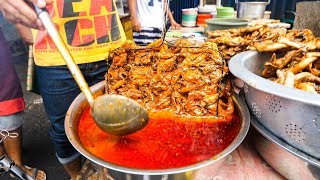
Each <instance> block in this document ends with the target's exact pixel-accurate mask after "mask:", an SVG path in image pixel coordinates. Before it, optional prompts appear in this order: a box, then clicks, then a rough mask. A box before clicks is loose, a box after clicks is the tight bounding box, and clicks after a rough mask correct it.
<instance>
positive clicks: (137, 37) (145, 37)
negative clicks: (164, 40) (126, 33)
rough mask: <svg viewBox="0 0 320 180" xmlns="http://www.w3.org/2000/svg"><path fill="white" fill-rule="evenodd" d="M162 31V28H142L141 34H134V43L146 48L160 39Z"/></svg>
mask: <svg viewBox="0 0 320 180" xmlns="http://www.w3.org/2000/svg"><path fill="white" fill-rule="evenodd" d="M161 34H162V30H161V29H160V28H152V27H142V30H141V31H140V32H133V41H134V42H135V43H136V44H137V45H139V46H146V45H148V44H150V43H151V42H153V41H155V40H157V39H160V38H161Z"/></svg>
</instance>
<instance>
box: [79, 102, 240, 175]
mask: <svg viewBox="0 0 320 180" xmlns="http://www.w3.org/2000/svg"><path fill="white" fill-rule="evenodd" d="M235 113H236V112H235ZM239 129H240V120H239V118H238V116H237V115H234V116H233V118H232V120H231V121H230V122H201V121H192V119H190V121H183V122H182V121H177V120H175V119H172V118H170V119H168V118H161V119H150V120H149V123H148V125H147V126H146V127H145V128H144V129H143V130H140V131H138V132H136V133H134V134H131V135H129V136H123V137H116V136H112V135H109V134H107V133H105V132H104V131H102V130H100V129H99V127H98V126H97V125H96V124H95V122H94V120H93V119H92V117H91V114H90V109H89V108H88V109H86V110H85V112H84V114H83V115H82V118H81V120H80V122H79V126H78V135H79V137H80V140H81V142H82V144H83V145H84V147H85V148H86V149H87V150H88V151H89V152H91V153H92V154H94V155H96V156H97V157H100V158H101V159H103V160H105V161H107V162H110V163H114V164H117V165H121V166H124V167H131V168H139V169H167V168H178V167H182V166H186V165H191V164H194V163H197V162H200V161H203V160H207V159H210V158H212V157H213V156H215V155H216V154H218V153H219V152H221V151H222V150H224V149H225V148H226V147H227V146H228V145H229V144H230V143H231V142H232V141H233V140H234V139H235V137H236V136H237V134H238V132H239Z"/></svg>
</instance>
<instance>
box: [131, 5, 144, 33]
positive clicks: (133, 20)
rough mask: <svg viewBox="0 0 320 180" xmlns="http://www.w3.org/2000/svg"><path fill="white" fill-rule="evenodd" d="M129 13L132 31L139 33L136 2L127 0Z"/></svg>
mask: <svg viewBox="0 0 320 180" xmlns="http://www.w3.org/2000/svg"><path fill="white" fill-rule="evenodd" d="M128 3H129V11H130V17H131V23H132V30H133V31H136V32H140V31H141V25H140V22H139V19H138V16H137V0H128Z"/></svg>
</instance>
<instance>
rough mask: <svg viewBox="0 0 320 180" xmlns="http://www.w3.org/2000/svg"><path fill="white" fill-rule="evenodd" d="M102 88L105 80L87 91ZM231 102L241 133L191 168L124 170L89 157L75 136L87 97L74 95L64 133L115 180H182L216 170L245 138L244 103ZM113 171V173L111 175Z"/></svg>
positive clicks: (98, 91)
mask: <svg viewBox="0 0 320 180" xmlns="http://www.w3.org/2000/svg"><path fill="white" fill-rule="evenodd" d="M104 85H105V81H102V82H100V83H98V84H96V85H94V86H92V87H91V88H90V90H91V92H92V93H93V94H95V95H96V96H98V95H101V94H102V93H104V92H103V91H104ZM233 100H234V103H235V109H236V110H237V111H238V112H239V116H240V120H241V127H240V131H239V134H238V135H237V137H236V138H235V140H234V141H233V142H232V143H231V144H230V145H229V146H228V147H227V148H226V149H225V150H223V151H222V152H220V153H219V154H217V155H216V156H214V157H213V158H211V159H208V160H205V161H202V162H199V163H196V164H193V165H189V166H185V167H181V168H172V169H159V170H145V169H135V168H127V167H122V166H119V165H116V164H112V163H109V162H106V161H104V160H102V159H100V158H98V157H96V156H95V155H93V154H91V153H90V152H88V151H87V150H86V149H85V148H84V147H83V146H82V144H81V142H80V140H79V137H78V123H79V120H80V117H81V115H82V113H83V112H84V110H85V109H86V108H87V107H88V103H87V101H86V98H85V96H84V95H83V94H82V93H81V94H79V95H78V96H77V98H76V99H75V100H74V101H73V103H72V104H71V105H70V107H69V109H68V112H67V115H66V120H65V129H66V134H67V136H68V139H69V141H70V142H71V144H72V145H73V146H74V148H75V149H77V150H78V151H79V152H80V153H81V154H82V155H83V156H85V157H86V158H87V159H89V160H90V161H91V162H93V163H94V164H97V165H99V166H100V167H103V168H107V169H109V171H108V172H109V173H110V174H111V175H112V174H115V176H116V178H117V179H126V177H128V176H132V175H134V176H138V179H139V178H141V179H142V178H143V175H144V176H149V175H152V177H151V178H152V179H154V178H156V179H159V176H160V175H165V176H167V177H168V179H185V178H186V177H189V178H190V173H191V171H193V170H196V169H199V168H201V167H204V166H207V165H209V164H211V167H210V168H212V169H216V170H218V168H219V167H220V165H221V164H222V162H223V161H224V157H226V156H227V155H228V154H230V153H231V152H232V151H233V150H234V149H236V148H237V147H238V146H239V145H240V143H241V142H242V141H243V139H244V138H245V136H246V134H247V132H248V130H249V126H250V114H249V110H248V109H247V107H246V105H245V103H244V102H243V101H242V100H241V99H240V98H239V97H238V96H237V95H235V96H234V98H233ZM215 165H216V166H215ZM112 170H114V171H113V172H112ZM126 173H127V174H126ZM157 176H158V177H157ZM134 178H135V179H137V177H134ZM149 178H150V177H149ZM160 178H161V177H160Z"/></svg>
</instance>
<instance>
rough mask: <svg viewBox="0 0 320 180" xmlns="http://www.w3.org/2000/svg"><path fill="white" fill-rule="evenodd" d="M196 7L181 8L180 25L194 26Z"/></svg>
mask: <svg viewBox="0 0 320 180" xmlns="http://www.w3.org/2000/svg"><path fill="white" fill-rule="evenodd" d="M197 15H198V9H197V8H189V9H182V22H181V25H182V26H185V27H195V26H196V25H197Z"/></svg>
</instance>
